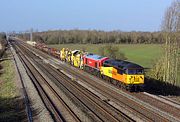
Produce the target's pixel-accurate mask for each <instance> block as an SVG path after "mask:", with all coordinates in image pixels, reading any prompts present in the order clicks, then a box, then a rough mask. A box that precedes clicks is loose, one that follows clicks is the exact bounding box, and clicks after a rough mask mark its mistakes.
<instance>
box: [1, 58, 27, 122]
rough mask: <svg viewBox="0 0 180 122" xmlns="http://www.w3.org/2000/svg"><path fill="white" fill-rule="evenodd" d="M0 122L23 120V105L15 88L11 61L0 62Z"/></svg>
mask: <svg viewBox="0 0 180 122" xmlns="http://www.w3.org/2000/svg"><path fill="white" fill-rule="evenodd" d="M0 65H1V73H0V121H1V122H2V121H5V122H7V121H12V122H14V121H21V120H23V118H25V114H24V105H23V104H24V103H23V100H22V99H20V97H19V90H18V89H17V88H16V84H15V82H14V80H15V69H14V66H13V63H12V61H11V60H5V61H2V62H0Z"/></svg>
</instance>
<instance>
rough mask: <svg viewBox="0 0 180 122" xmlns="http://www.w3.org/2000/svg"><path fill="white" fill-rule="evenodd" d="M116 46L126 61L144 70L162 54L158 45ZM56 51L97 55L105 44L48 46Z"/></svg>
mask: <svg viewBox="0 0 180 122" xmlns="http://www.w3.org/2000/svg"><path fill="white" fill-rule="evenodd" d="M112 45H114V46H118V47H119V49H120V50H121V51H122V52H123V53H124V54H125V56H126V57H127V58H128V59H127V60H128V61H132V62H135V63H138V64H140V65H142V66H144V67H146V68H150V67H152V65H153V62H155V61H156V60H157V59H158V58H159V57H160V56H161V55H162V52H163V49H162V48H161V45H158V44H112ZM49 46H50V47H55V48H57V49H62V48H63V47H65V48H69V49H72V50H74V49H85V50H86V51H88V52H92V53H95V54H99V48H100V47H102V46H105V44H60V45H49Z"/></svg>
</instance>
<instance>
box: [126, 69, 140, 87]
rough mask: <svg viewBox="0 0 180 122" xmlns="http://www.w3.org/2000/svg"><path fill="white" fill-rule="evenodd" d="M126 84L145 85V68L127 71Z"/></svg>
mask: <svg viewBox="0 0 180 122" xmlns="http://www.w3.org/2000/svg"><path fill="white" fill-rule="evenodd" d="M125 74H126V76H125V82H126V83H127V84H138V85H139V84H144V69H143V68H137V69H135V68H133V69H130V68H129V69H126V70H125Z"/></svg>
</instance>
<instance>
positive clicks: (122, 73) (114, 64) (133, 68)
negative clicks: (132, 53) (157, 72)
mask: <svg viewBox="0 0 180 122" xmlns="http://www.w3.org/2000/svg"><path fill="white" fill-rule="evenodd" d="M35 47H36V48H37V49H40V50H42V51H44V52H46V53H48V54H50V55H52V56H54V57H56V58H59V59H60V60H61V61H65V62H67V63H69V64H71V65H73V66H75V67H77V68H80V69H83V70H85V71H87V72H89V73H91V74H93V75H96V76H98V77H100V78H103V79H105V80H107V81H109V82H110V83H112V84H114V85H116V86H118V87H123V88H125V89H126V90H129V91H142V90H143V85H144V68H143V67H142V66H140V65H138V64H135V63H132V62H128V61H124V60H116V59H110V58H108V57H104V56H100V55H96V54H92V53H87V52H83V51H80V50H73V51H71V50H70V49H68V48H62V49H61V50H57V49H55V48H49V47H48V46H46V45H45V44H38V43H37V44H35Z"/></svg>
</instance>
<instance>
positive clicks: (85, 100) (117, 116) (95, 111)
mask: <svg viewBox="0 0 180 122" xmlns="http://www.w3.org/2000/svg"><path fill="white" fill-rule="evenodd" d="M21 48H23V47H21ZM26 53H27V52H26ZM28 57H31V58H33V55H32V54H30V53H29V54H28ZM38 60H39V59H38ZM34 61H35V60H34ZM36 63H37V64H38V66H39V67H41V69H42V70H43V71H45V72H44V73H45V74H46V75H48V77H50V78H51V79H53V80H54V81H56V83H57V85H58V86H59V85H61V88H62V87H63V90H64V91H66V92H67V93H68V94H69V96H71V98H73V99H76V100H78V102H79V103H81V104H83V107H85V108H86V112H88V114H90V116H92V117H93V118H94V119H95V120H96V121H113V122H114V121H134V120H133V119H131V118H130V117H128V116H127V115H125V114H124V113H122V112H121V111H118V110H117V109H116V108H114V107H112V106H110V105H109V104H107V103H106V102H104V101H102V100H101V99H100V98H99V97H97V96H96V95H94V94H93V93H92V92H90V91H89V90H87V89H85V88H84V87H83V86H81V85H79V84H77V83H76V82H74V81H73V80H72V79H70V78H68V77H67V76H66V75H64V74H63V73H61V72H59V71H57V70H56V69H54V68H53V67H52V66H51V65H49V64H46V65H43V63H40V62H39V61H37V62H36ZM76 103H77V101H76Z"/></svg>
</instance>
